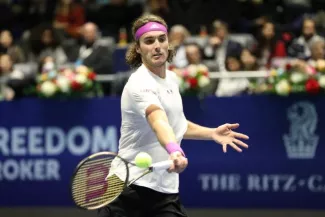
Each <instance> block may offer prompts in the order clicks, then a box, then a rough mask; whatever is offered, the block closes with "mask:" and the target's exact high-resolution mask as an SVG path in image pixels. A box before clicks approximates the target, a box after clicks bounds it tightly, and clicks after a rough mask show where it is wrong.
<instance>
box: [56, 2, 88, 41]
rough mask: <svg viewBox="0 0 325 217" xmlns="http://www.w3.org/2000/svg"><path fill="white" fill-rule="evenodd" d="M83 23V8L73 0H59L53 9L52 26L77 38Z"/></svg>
mask: <svg viewBox="0 0 325 217" xmlns="http://www.w3.org/2000/svg"><path fill="white" fill-rule="evenodd" d="M84 23H85V12H84V8H83V7H82V6H81V5H80V4H78V3H76V2H75V1H74V0H59V2H58V4H57V6H56V9H55V18H54V23H53V25H54V27H55V28H56V29H58V30H61V31H62V32H63V33H65V34H67V36H70V37H73V38H77V37H78V36H79V35H80V32H81V26H82V25H83V24H84Z"/></svg>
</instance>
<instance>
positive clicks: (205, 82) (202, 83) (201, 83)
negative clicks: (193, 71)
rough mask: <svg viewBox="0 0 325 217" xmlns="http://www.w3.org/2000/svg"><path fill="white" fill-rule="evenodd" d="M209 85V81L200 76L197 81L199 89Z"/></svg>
mask: <svg viewBox="0 0 325 217" xmlns="http://www.w3.org/2000/svg"><path fill="white" fill-rule="evenodd" d="M209 84H210V79H209V78H207V77H206V76H201V77H200V78H199V80H198V85H199V87H206V86H207V85H209Z"/></svg>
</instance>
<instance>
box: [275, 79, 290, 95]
mask: <svg viewBox="0 0 325 217" xmlns="http://www.w3.org/2000/svg"><path fill="white" fill-rule="evenodd" d="M275 90H276V92H277V93H278V94H279V95H282V96H287V95H288V94H289V93H290V84H289V82H288V81H287V80H281V81H279V83H277V84H276V85H275Z"/></svg>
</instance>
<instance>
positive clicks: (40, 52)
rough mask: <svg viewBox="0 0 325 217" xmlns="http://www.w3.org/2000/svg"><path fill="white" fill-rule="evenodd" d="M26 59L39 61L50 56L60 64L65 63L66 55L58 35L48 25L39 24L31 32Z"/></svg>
mask: <svg viewBox="0 0 325 217" xmlns="http://www.w3.org/2000/svg"><path fill="white" fill-rule="evenodd" d="M30 46H31V48H30V51H29V53H28V60H29V61H35V62H37V63H39V62H40V61H41V60H42V59H44V58H46V57H48V56H49V57H52V58H53V59H54V60H55V63H56V64H57V65H58V66H60V65H63V64H65V63H67V61H68V58H67V55H66V53H65V51H64V49H63V47H62V45H61V40H60V37H59V36H58V34H57V32H56V31H55V30H54V29H53V27H50V26H40V27H39V28H36V29H34V30H33V31H32V32H31V36H30Z"/></svg>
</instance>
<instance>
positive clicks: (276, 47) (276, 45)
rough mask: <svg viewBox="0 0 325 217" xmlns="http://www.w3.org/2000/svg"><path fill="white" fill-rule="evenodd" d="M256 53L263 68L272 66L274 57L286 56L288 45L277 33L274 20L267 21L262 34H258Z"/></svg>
mask: <svg viewBox="0 0 325 217" xmlns="http://www.w3.org/2000/svg"><path fill="white" fill-rule="evenodd" d="M255 53H256V56H257V58H258V64H259V66H260V67H262V68H270V65H271V61H272V58H274V57H286V56H287V51H286V45H285V43H284V42H283V40H282V39H281V38H280V37H279V36H278V35H277V34H276V31H275V26H274V24H273V23H272V22H267V23H265V24H264V25H263V26H262V29H261V32H260V34H259V35H258V36H257V46H256V48H255Z"/></svg>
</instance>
